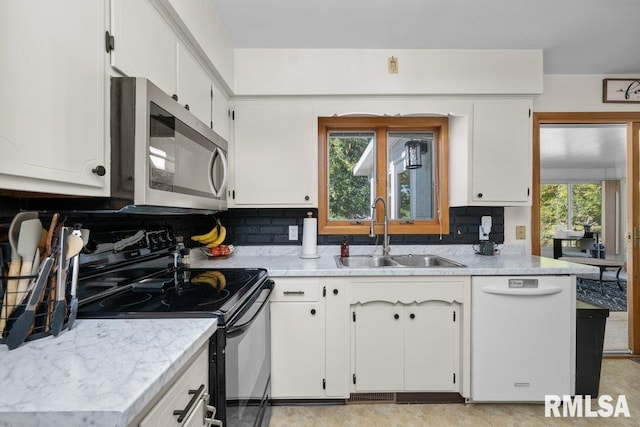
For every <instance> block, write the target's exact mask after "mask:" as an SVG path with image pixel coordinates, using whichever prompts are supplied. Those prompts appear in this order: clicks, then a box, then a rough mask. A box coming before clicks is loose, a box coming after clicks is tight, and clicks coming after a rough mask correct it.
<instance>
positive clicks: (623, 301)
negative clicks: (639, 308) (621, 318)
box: [576, 277, 627, 311]
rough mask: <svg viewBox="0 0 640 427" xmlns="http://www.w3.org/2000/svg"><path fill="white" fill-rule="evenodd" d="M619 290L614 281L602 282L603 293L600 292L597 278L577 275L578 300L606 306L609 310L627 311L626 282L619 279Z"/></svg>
mask: <svg viewBox="0 0 640 427" xmlns="http://www.w3.org/2000/svg"><path fill="white" fill-rule="evenodd" d="M620 284H621V285H622V289H624V291H621V290H620V288H619V287H618V285H617V284H616V282H607V281H605V282H604V283H603V285H602V286H603V293H600V282H599V281H597V280H591V279H585V278H581V277H578V280H577V287H576V297H577V298H578V299H579V300H582V301H585V302H588V303H590V304H595V305H598V306H600V307H604V308H608V309H609V310H610V311H627V282H626V281H624V280H620Z"/></svg>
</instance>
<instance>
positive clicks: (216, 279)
mask: <svg viewBox="0 0 640 427" xmlns="http://www.w3.org/2000/svg"><path fill="white" fill-rule="evenodd" d="M191 283H193V284H195V285H209V286H211V287H213V288H215V289H216V290H217V291H221V290H223V289H224V288H225V286H227V278H226V277H224V274H222V273H221V272H219V271H211V270H207V271H204V272H202V273H200V274H198V275H197V276H195V277H192V278H191Z"/></svg>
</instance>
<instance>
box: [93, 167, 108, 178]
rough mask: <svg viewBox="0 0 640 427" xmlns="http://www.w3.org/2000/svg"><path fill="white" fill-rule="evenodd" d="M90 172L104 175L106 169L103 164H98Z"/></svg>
mask: <svg viewBox="0 0 640 427" xmlns="http://www.w3.org/2000/svg"><path fill="white" fill-rule="evenodd" d="M91 172H93V173H95V174H96V175H98V176H104V175H105V174H106V173H107V170H106V169H105V167H104V166H102V165H99V166H96V167H95V168H93V169H91Z"/></svg>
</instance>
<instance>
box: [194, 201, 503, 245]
mask: <svg viewBox="0 0 640 427" xmlns="http://www.w3.org/2000/svg"><path fill="white" fill-rule="evenodd" d="M309 211H311V212H313V216H314V217H317V213H318V212H317V209H230V210H228V211H226V212H222V213H221V214H220V215H219V217H220V219H221V220H222V222H223V224H224V225H225V226H226V227H227V233H228V235H229V236H230V237H229V239H230V240H229V243H232V244H235V245H241V246H244V245H300V244H302V224H303V219H304V218H305V216H306V214H307V212H309ZM483 215H490V216H491V217H492V222H493V226H492V229H491V236H490V237H491V239H492V240H493V241H495V242H496V243H504V208H502V207H458V208H450V209H449V224H450V225H449V234H444V235H442V239H440V236H439V235H424V234H420V235H418V234H412V235H395V234H394V235H392V236H391V243H392V244H434V245H437V244H446V245H451V244H472V243H477V242H478V227H479V225H480V217H482V216H483ZM290 225H297V226H298V237H299V239H298V241H290V240H289V226H290ZM200 231H202V232H204V231H206V227H204V229H202V230H200ZM342 239H343V235H318V245H334V244H339V243H340V242H342ZM348 240H349V243H350V244H352V245H371V244H373V243H375V239H373V238H371V237H369V236H368V235H350V236H348Z"/></svg>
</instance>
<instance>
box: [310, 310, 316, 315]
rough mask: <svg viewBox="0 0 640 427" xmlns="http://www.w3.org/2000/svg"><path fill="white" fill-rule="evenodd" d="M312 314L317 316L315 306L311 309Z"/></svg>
mask: <svg viewBox="0 0 640 427" xmlns="http://www.w3.org/2000/svg"><path fill="white" fill-rule="evenodd" d="M311 315H312V316H315V315H316V309H315V308H312V309H311Z"/></svg>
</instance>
